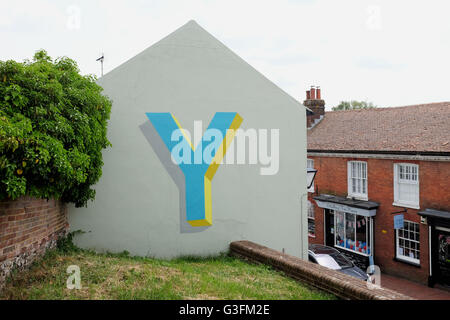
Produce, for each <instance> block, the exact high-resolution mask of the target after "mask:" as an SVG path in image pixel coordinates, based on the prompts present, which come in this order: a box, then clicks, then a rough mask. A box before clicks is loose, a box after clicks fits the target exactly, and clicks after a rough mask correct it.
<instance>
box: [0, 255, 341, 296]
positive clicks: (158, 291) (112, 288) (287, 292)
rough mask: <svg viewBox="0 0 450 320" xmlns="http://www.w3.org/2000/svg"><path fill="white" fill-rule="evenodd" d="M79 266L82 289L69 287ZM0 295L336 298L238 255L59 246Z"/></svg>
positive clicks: (15, 276)
mask: <svg viewBox="0 0 450 320" xmlns="http://www.w3.org/2000/svg"><path fill="white" fill-rule="evenodd" d="M70 265H78V266H79V267H80V270H81V285H82V288H81V289H80V290H77V289H72V290H69V289H67V288H66V281H67V278H68V276H69V274H67V273H66V269H67V267H68V266H70ZM0 299H301V300H307V299H314V300H316V299H336V298H335V297H334V296H333V295H331V294H327V293H324V292H322V291H319V290H316V289H313V288H310V287H307V286H306V285H303V284H301V283H299V282H297V281H294V280H292V279H290V278H288V277H286V276H284V275H283V274H281V273H279V272H277V271H274V270H273V269H271V268H270V267H267V266H264V265H255V264H249V263H246V262H244V261H241V260H239V259H236V258H232V257H228V256H225V255H223V256H218V257H211V258H180V259H176V260H170V261H166V260H158V259H151V258H141V257H130V256H128V255H127V254H96V253H94V252H91V251H86V250H80V249H76V248H75V249H74V248H72V249H70V250H63V249H55V250H51V251H49V252H48V253H47V254H46V255H45V256H44V258H43V259H41V260H40V261H38V262H35V263H34V264H33V265H32V266H31V268H30V270H29V271H25V272H21V273H14V274H13V275H12V276H11V277H10V279H9V280H8V282H7V285H6V287H5V288H4V290H2V291H1V292H0Z"/></svg>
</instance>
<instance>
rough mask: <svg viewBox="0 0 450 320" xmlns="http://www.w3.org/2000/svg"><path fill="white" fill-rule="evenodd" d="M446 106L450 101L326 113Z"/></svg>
mask: <svg viewBox="0 0 450 320" xmlns="http://www.w3.org/2000/svg"><path fill="white" fill-rule="evenodd" d="M446 104H448V105H449V106H450V101H441V102H430V103H421V104H411V105H406V106H397V107H375V108H365V109H352V110H330V111H325V112H326V113H333V112H336V113H337V112H362V111H386V110H392V109H396V110H398V109H406V108H412V107H429V106H436V105H446Z"/></svg>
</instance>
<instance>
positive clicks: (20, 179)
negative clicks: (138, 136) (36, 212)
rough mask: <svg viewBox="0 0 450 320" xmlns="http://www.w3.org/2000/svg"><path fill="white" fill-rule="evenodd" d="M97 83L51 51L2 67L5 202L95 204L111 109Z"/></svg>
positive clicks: (0, 162) (1, 188)
mask: <svg viewBox="0 0 450 320" xmlns="http://www.w3.org/2000/svg"><path fill="white" fill-rule="evenodd" d="M95 81H96V78H95V76H92V75H88V76H83V75H81V74H80V71H79V69H78V66H77V64H76V62H75V61H73V60H71V59H69V58H67V57H63V58H59V59H56V60H52V59H51V58H50V57H49V56H48V55H47V53H46V52H45V51H44V50H41V51H38V52H36V54H35V55H34V58H33V60H31V61H28V60H27V61H25V62H16V61H12V60H9V61H0V200H2V199H7V198H10V199H16V198H17V197H20V196H22V195H29V196H34V197H38V198H51V197H55V198H61V199H62V200H63V201H65V202H73V203H75V205H76V206H78V207H79V206H84V205H86V204H87V202H88V200H92V199H94V197H95V190H93V189H92V185H93V184H95V183H96V182H97V181H98V180H99V178H100V176H101V174H102V165H103V161H102V149H104V148H107V147H109V146H110V143H109V141H108V139H107V137H106V129H107V121H108V119H109V115H110V111H111V101H110V100H109V99H108V98H107V97H106V96H104V95H102V90H103V89H102V88H101V87H100V86H99V85H97V84H96V82H95Z"/></svg>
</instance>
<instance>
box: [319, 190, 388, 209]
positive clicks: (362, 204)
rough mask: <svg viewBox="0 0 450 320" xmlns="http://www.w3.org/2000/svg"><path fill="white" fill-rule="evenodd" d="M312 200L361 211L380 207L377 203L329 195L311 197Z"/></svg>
mask: <svg viewBox="0 0 450 320" xmlns="http://www.w3.org/2000/svg"><path fill="white" fill-rule="evenodd" d="M313 199H314V200H319V201H327V202H333V203H339V204H345V205H347V206H350V207H355V208H361V209H367V210H370V209H376V208H378V207H379V206H380V204H379V203H378V202H375V201H366V200H356V199H352V198H346V197H340V196H335V195H331V194H320V195H318V196H314V197H313Z"/></svg>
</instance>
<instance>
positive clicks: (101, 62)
mask: <svg viewBox="0 0 450 320" xmlns="http://www.w3.org/2000/svg"><path fill="white" fill-rule="evenodd" d="M103 60H105V54H104V53H102V56H101V57H100V58H98V59H97V60H95V61H100V64H101V68H102V77H103Z"/></svg>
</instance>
